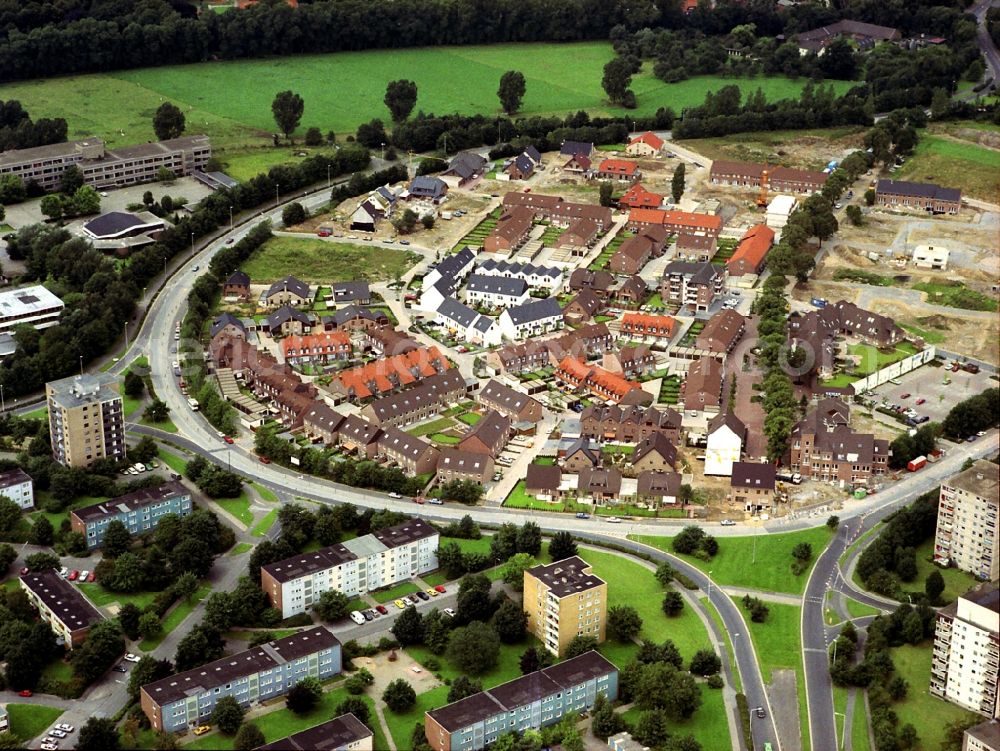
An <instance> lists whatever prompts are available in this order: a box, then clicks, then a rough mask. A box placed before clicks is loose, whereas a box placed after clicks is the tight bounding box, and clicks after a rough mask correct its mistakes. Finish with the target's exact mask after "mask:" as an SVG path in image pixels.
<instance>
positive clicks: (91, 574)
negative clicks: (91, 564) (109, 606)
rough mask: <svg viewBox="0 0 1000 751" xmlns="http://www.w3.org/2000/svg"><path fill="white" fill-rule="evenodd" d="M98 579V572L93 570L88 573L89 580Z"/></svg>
mask: <svg viewBox="0 0 1000 751" xmlns="http://www.w3.org/2000/svg"><path fill="white" fill-rule="evenodd" d="M96 579H97V574H95V573H94V572H93V571H91V572H90V573H89V574H87V581H88V582H92V581H96Z"/></svg>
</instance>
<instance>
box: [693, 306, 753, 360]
mask: <svg viewBox="0 0 1000 751" xmlns="http://www.w3.org/2000/svg"><path fill="white" fill-rule="evenodd" d="M745 326H746V319H745V318H744V317H743V316H742V315H740V314H739V313H737V312H736V311H735V310H733V309H732V308H728V309H725V310H720V311H719V312H718V313H716V314H715V315H714V316H712V317H711V318H709V319H708V323H706V324H705V328H703V329H702V330H701V333H700V334H698V336H697V338H696V340H695V342H696V346H698V347H700V348H702V349H708V350H711V351H712V352H728V351H729V348H730V347H731V346H732V345H733V343H734V342H735V341H736V340H737V339H739V337H740V336H741V335H742V334H743V329H744V327H745Z"/></svg>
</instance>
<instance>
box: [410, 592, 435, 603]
mask: <svg viewBox="0 0 1000 751" xmlns="http://www.w3.org/2000/svg"><path fill="white" fill-rule="evenodd" d="M413 594H415V595H416V596H417V597H419V598H420V599H421V600H424V601H426V600H429V599H431V598H430V597H429V596H428V594H427V593H426V592H414V593H413Z"/></svg>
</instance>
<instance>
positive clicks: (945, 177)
mask: <svg viewBox="0 0 1000 751" xmlns="http://www.w3.org/2000/svg"><path fill="white" fill-rule="evenodd" d="M998 174H1000V151H998V150H997V149H990V148H986V147H984V146H979V145H977V144H974V143H969V142H967V141H959V140H956V139H953V138H950V137H941V136H936V135H931V134H929V133H927V132H922V133H921V134H920V142H919V143H918V144H917V148H916V150H915V151H914V153H913V156H911V157H910V158H909V159H907V160H906V163H905V164H904V165H903V166H902V167H900V168H899V169H898V170H897V171H896V172H894V173H893V175H892V176H893V178H895V179H897V180H915V181H918V182H935V183H938V184H939V185H944V186H947V187H954V188H957V187H960V188H961V189H962V193H963V194H965V195H969V196H972V197H973V198H981V199H983V200H986V201H995V200H996V195H997V188H998V187H1000V178H998V177H997V175H998Z"/></svg>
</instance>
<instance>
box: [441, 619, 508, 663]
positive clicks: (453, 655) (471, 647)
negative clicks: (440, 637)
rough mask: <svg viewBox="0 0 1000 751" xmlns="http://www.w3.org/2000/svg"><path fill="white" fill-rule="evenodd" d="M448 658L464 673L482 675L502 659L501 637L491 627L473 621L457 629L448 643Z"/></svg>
mask: <svg viewBox="0 0 1000 751" xmlns="http://www.w3.org/2000/svg"><path fill="white" fill-rule="evenodd" d="M448 658H449V659H450V660H451V661H452V662H454V663H455V665H456V666H457V667H458V668H459V669H460V670H461V671H462V672H464V673H468V674H469V675H482V674H483V673H485V672H487V671H489V670H490V669H492V668H494V667H496V664H497V662H498V661H499V659H500V637H499V636H497V632H496V631H494V630H493V629H492V628H491V627H490V626H488V625H487V624H485V623H482V622H481V621H473V622H472V623H470V624H469V625H468V626H465V627H463V628H458V629H455V630H454V631H453V632H452V634H451V639H450V640H449V641H448Z"/></svg>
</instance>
